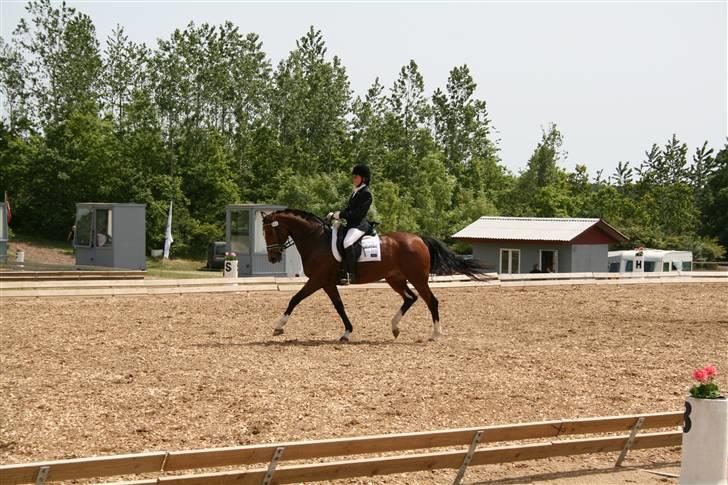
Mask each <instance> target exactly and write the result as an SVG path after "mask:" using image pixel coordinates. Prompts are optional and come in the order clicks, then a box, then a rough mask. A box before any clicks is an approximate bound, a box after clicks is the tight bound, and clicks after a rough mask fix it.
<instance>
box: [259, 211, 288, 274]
mask: <svg viewBox="0 0 728 485" xmlns="http://www.w3.org/2000/svg"><path fill="white" fill-rule="evenodd" d="M279 216H280V214H279V213H277V212H274V213H272V214H267V215H263V234H264V235H265V244H266V249H267V250H268V261H270V262H271V263H274V264H275V263H278V262H280V260H281V259H283V250H284V249H286V248H287V247H288V246H289V245H288V243H287V241H288V236H290V232H289V230H288V229H287V227H286V224H285V220H283V219H282V218H281V217H279Z"/></svg>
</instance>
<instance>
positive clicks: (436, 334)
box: [430, 320, 442, 342]
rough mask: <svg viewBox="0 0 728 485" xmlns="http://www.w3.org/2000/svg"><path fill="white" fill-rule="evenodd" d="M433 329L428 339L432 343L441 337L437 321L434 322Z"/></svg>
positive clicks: (440, 329)
mask: <svg viewBox="0 0 728 485" xmlns="http://www.w3.org/2000/svg"><path fill="white" fill-rule="evenodd" d="M433 327H434V329H433V332H432V337H430V340H431V341H432V342H436V341H437V340H439V338H440V337H442V328H441V327H440V321H439V320H438V321H436V322H434V324H433Z"/></svg>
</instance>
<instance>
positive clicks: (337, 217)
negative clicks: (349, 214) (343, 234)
mask: <svg viewBox="0 0 728 485" xmlns="http://www.w3.org/2000/svg"><path fill="white" fill-rule="evenodd" d="M334 219H336V220H337V221H338V220H339V219H340V217H339V211H336V212H334Z"/></svg>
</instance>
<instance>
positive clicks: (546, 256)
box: [539, 249, 559, 273]
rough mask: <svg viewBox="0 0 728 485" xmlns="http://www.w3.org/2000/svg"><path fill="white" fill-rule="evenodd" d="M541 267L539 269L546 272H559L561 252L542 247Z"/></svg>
mask: <svg viewBox="0 0 728 485" xmlns="http://www.w3.org/2000/svg"><path fill="white" fill-rule="evenodd" d="M539 253H540V254H541V257H540V258H539V259H540V267H539V269H540V270H541V271H543V272H544V273H558V272H559V252H558V251H556V250H552V249H541V250H540V251H539Z"/></svg>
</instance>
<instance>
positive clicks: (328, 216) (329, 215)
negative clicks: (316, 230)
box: [326, 212, 334, 221]
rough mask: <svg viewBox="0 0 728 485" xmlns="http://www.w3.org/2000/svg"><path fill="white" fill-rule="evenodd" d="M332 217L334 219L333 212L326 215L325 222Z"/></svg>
mask: <svg viewBox="0 0 728 485" xmlns="http://www.w3.org/2000/svg"><path fill="white" fill-rule="evenodd" d="M333 217H334V213H333V212H329V213H328V214H326V220H328V221H330V220H331V219H333Z"/></svg>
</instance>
